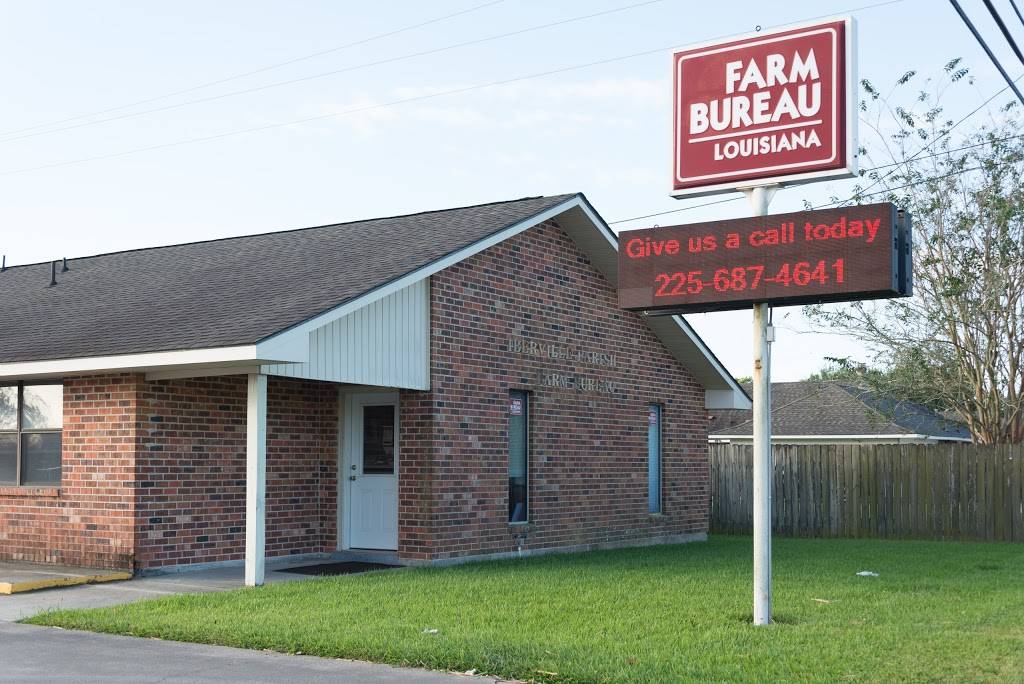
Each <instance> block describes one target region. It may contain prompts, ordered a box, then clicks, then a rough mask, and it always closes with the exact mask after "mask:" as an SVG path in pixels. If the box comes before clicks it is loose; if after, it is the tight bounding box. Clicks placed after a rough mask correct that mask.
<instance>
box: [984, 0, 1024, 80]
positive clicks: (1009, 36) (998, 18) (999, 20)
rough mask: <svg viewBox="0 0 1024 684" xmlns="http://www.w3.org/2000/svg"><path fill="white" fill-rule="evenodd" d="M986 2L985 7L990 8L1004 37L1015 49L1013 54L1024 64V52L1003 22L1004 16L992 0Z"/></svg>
mask: <svg viewBox="0 0 1024 684" xmlns="http://www.w3.org/2000/svg"><path fill="white" fill-rule="evenodd" d="M982 2H984V3H985V7H986V8H987V9H988V13H989V14H991V15H992V18H993V19H995V22H996V26H998V27H999V30H1000V31H1001V32H1002V34H1003V37H1004V38H1006V42H1007V43H1009V44H1010V48H1011V49H1012V50H1013V54H1015V55H1017V59H1019V60H1020V62H1021V64H1024V54H1021V51H1020V48H1019V47H1017V41H1015V40H1014V39H1013V34H1012V33H1010V29H1008V28H1006V24H1005V23H1003V18H1002V17H1001V16H999V12H997V11H996V8H995V7H994V6H993V5H992V0H982Z"/></svg>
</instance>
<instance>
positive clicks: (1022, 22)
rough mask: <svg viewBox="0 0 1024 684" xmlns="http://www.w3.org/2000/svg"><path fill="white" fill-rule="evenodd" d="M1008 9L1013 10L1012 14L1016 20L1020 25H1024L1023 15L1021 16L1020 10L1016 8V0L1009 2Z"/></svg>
mask: <svg viewBox="0 0 1024 684" xmlns="http://www.w3.org/2000/svg"><path fill="white" fill-rule="evenodd" d="M1010 7H1012V8H1013V12H1014V14H1016V15H1017V18H1018V19H1020V23H1021V24H1022V25H1024V15H1021V13H1020V8H1019V7H1017V0H1010Z"/></svg>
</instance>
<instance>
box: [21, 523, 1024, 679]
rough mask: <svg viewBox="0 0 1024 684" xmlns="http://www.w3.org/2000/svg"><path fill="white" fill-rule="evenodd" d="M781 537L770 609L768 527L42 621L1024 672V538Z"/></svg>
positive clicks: (543, 661)
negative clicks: (764, 576) (771, 620)
mask: <svg viewBox="0 0 1024 684" xmlns="http://www.w3.org/2000/svg"><path fill="white" fill-rule="evenodd" d="M773 551H774V561H775V562H774V574H775V587H774V589H775V591H774V600H775V610H776V617H777V620H778V622H777V623H776V624H773V625H771V626H769V627H754V626H753V625H752V624H750V610H751V605H750V602H751V574H750V573H751V539H750V537H741V536H713V537H712V538H711V539H709V541H707V542H697V543H691V544H682V545H671V546H656V547H646V548H638V549H624V550H616V551H595V552H590V553H583V554H567V555H550V556H542V557H535V558H525V559H517V560H504V561H491V562H483V563H471V564H466V565H460V566H454V567H447V568H409V569H403V570H399V571H379V572H369V573H365V574H362V575H347V576H342V577H329V578H318V579H313V580H309V581H305V582H286V583H281V584H274V585H269V586H264V587H260V588H257V589H239V590H234V591H229V592H222V593H215V594H191V595H190V594H184V595H176V596H170V597H164V598H159V599H154V600H147V601H141V602H137V603H132V604H125V605H121V606H115V607H112V608H100V609H88V610H64V611H53V612H48V613H44V614H41V615H38V616H35V617H32V618H29V619H27V620H24V622H28V623H32V624H39V625H52V626H58V627H64V628H69V629H85V630H92V631H99V632H109V633H114V634H126V635H135V636H144V637H157V638H162V639H170V640H178V641H192V642H199V643H209V644H221V645H226V646H236V647H243V648H254V649H271V650H275V651H281V652H284V653H297V652H302V653H304V654H307V655H319V656H326V657H339V658H350V659H355V660H370V661H376V662H383V663H389V664H393V665H404V666H418V667H427V668H431V669H438V670H450V671H467V670H476V671H477V672H478V673H481V674H488V675H497V676H502V677H509V678H516V679H525V680H536V681H567V682H610V681H615V682H618V681H636V682H665V681H690V680H713V681H723V680H729V681H778V680H792V679H799V680H802V681H823V682H825V681H828V682H832V681H837V680H846V681H865V682H866V681H872V682H873V681H961V682H970V681H979V682H982V681H992V682H996V681H998V682H1014V681H1019V682H1024V625H1022V624H1021V620H1020V616H1021V615H1024V546H1021V545H1012V544H986V543H971V542H919V541H887V540H865V539H781V538H780V539H776V540H775V542H774V544H773ZM862 570H870V571H874V572H877V573H879V576H878V577H861V576H858V575H857V574H856V573H857V572H859V571H862Z"/></svg>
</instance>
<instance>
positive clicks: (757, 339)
mask: <svg viewBox="0 0 1024 684" xmlns="http://www.w3.org/2000/svg"><path fill="white" fill-rule="evenodd" d="M776 189H777V186H773V187H764V186H760V187H755V188H748V189H745V190H744V191H743V192H744V193H746V195H747V198H748V199H749V200H750V204H751V207H752V209H753V215H754V216H765V215H767V214H768V203H769V202H771V200H772V197H773V196H774V195H775V191H776ZM773 338H774V330H773V329H772V327H771V325H770V324H769V322H768V305H767V304H754V370H753V374H752V376H751V380H752V384H753V395H754V396H753V400H754V624H755V625H767V624H769V623H770V622H771V621H772V419H771V392H772V389H771V387H772V386H771V382H772V370H771V347H770V346H769V345H771V343H772V342H773Z"/></svg>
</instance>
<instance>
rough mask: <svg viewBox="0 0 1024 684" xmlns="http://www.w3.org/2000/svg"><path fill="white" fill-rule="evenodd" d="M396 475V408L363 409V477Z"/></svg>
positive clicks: (373, 407) (388, 406)
mask: <svg viewBox="0 0 1024 684" xmlns="http://www.w3.org/2000/svg"><path fill="white" fill-rule="evenodd" d="M394 474H395V407H394V405H393V404H388V405H385V406H364V407H363V475H394Z"/></svg>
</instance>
